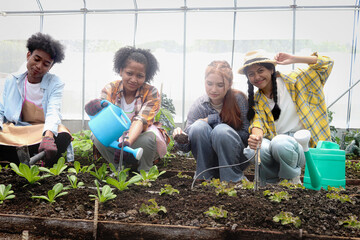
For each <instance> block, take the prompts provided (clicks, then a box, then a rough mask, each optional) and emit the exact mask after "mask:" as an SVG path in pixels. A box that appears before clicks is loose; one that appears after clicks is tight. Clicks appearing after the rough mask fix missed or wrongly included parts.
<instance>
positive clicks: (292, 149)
mask: <svg viewBox="0 0 360 240" xmlns="http://www.w3.org/2000/svg"><path fill="white" fill-rule="evenodd" d="M301 151H302V149H301V148H299V144H298V142H297V141H296V140H295V139H294V138H293V137H290V136H287V135H277V136H276V137H274V138H273V140H272V141H271V152H272V155H273V156H274V157H275V158H277V159H278V160H279V161H283V162H284V163H286V164H287V165H289V166H291V167H297V166H299V165H301V161H302V155H303V154H302V152H301Z"/></svg>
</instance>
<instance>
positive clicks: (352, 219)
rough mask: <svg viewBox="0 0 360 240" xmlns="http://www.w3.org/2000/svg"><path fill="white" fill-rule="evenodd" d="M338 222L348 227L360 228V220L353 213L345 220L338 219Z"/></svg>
mask: <svg viewBox="0 0 360 240" xmlns="http://www.w3.org/2000/svg"><path fill="white" fill-rule="evenodd" d="M339 224H340V225H344V226H345V227H348V228H357V229H360V222H359V221H358V220H357V217H356V216H354V215H351V216H349V218H347V219H345V220H340V221H339Z"/></svg>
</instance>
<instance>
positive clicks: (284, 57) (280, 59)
mask: <svg viewBox="0 0 360 240" xmlns="http://www.w3.org/2000/svg"><path fill="white" fill-rule="evenodd" d="M274 59H275V60H276V63H277V64H280V65H287V64H292V63H295V61H294V55H291V54H288V53H282V52H280V53H277V54H276V56H275V57H274Z"/></svg>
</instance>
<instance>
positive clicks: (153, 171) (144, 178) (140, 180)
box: [129, 165, 166, 187]
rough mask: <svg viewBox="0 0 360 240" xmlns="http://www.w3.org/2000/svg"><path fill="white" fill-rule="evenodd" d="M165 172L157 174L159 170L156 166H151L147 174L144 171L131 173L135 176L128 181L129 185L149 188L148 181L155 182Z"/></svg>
mask: <svg viewBox="0 0 360 240" xmlns="http://www.w3.org/2000/svg"><path fill="white" fill-rule="evenodd" d="M165 172H166V171H162V172H160V173H159V170H158V168H157V166H156V165H154V166H152V167H151V168H150V170H149V172H148V173H147V172H145V171H144V170H140V173H137V172H133V173H134V174H135V176H134V177H132V178H131V179H130V180H129V181H130V182H131V183H136V184H138V185H144V186H149V187H150V186H151V183H150V181H155V180H156V179H158V177H160V176H161V175H162V174H164V173H165Z"/></svg>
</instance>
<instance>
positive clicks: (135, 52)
mask: <svg viewBox="0 0 360 240" xmlns="http://www.w3.org/2000/svg"><path fill="white" fill-rule="evenodd" d="M130 60H133V61H135V62H138V63H141V64H144V65H145V68H146V77H145V82H147V83H149V82H150V81H151V80H152V79H153V78H154V76H155V74H156V72H157V71H158V70H159V64H158V61H157V60H156V58H155V56H154V55H153V54H152V53H151V52H150V50H148V49H141V48H135V47H131V46H127V47H123V48H120V49H119V50H117V52H116V53H115V56H114V71H115V72H116V73H120V70H121V69H124V68H125V67H126V65H127V64H128V62H129V61H130Z"/></svg>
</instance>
